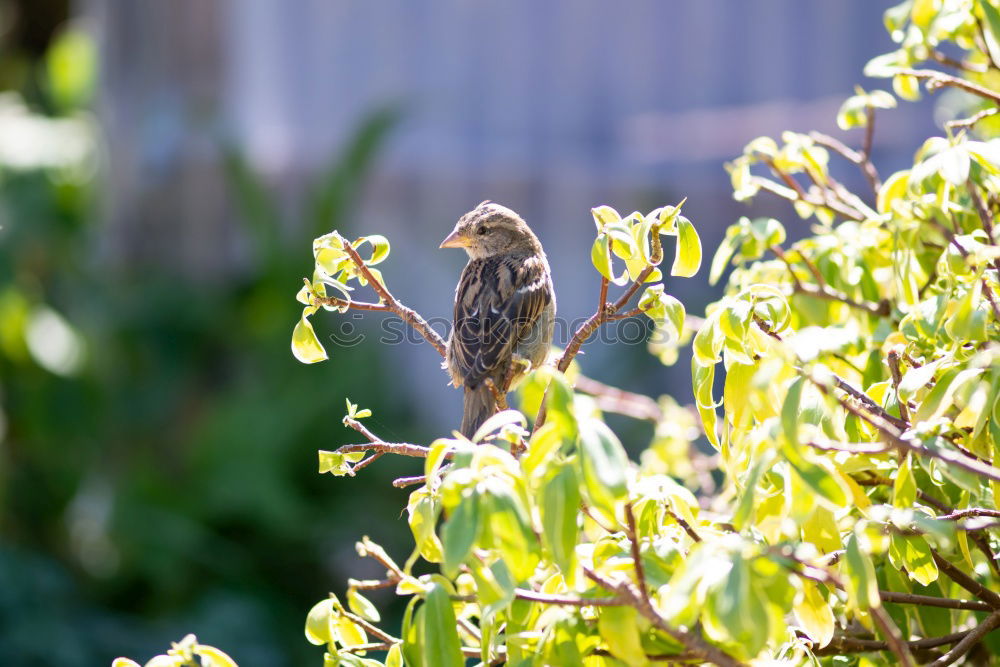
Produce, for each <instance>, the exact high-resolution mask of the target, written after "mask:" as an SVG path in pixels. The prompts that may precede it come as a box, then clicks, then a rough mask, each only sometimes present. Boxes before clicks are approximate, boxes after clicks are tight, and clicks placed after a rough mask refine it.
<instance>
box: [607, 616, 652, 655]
mask: <svg viewBox="0 0 1000 667" xmlns="http://www.w3.org/2000/svg"><path fill="white" fill-rule="evenodd" d="M597 631H598V633H600V635H601V639H603V640H604V641H605V642H606V643H607V645H608V651H610V652H611V655H613V656H615V657H616V658H618V659H619V660H621V661H622V662H624V663H625V664H626V665H645V664H648V662H649V661H648V660H647V659H646V652H645V651H643V649H642V638H641V637H640V636H639V612H637V611H636V610H635V607H626V606H622V607H602V608H601V613H600V616H598V617H597Z"/></svg>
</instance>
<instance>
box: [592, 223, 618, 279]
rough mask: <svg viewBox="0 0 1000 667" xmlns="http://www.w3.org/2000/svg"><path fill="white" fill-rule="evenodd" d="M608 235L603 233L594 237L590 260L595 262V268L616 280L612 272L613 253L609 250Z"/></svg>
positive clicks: (606, 276) (608, 277)
mask: <svg viewBox="0 0 1000 667" xmlns="http://www.w3.org/2000/svg"><path fill="white" fill-rule="evenodd" d="M608 244H609V240H608V235H607V234H604V233H601V234H598V235H597V238H596V239H594V245H593V247H592V248H591V249H590V261H591V262H593V263H594V268H596V269H597V271H598V272H599V273H600V274H601V275H602V276H604V277H605V278H607V279H608V280H610V281H612V282H614V279H615V277H614V274H612V273H611V255H610V254H609V252H608V248H609V245H608Z"/></svg>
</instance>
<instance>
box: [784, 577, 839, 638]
mask: <svg viewBox="0 0 1000 667" xmlns="http://www.w3.org/2000/svg"><path fill="white" fill-rule="evenodd" d="M799 583H800V585H801V587H802V594H801V596H800V597H799V599H798V600H797V601H796V603H795V608H794V610H795V617H796V618H797V619H798V620H799V624H800V625H801V626H802V629H803V630H805V633H806V634H807V635H809V638H810V639H812V640H813V641H814V642H816V645H817V646H819V647H820V648H822V647H824V646H826V645H827V644H829V643H830V640H831V639H833V631H834V628H835V619H834V616H833V611H832V610H831V609H830V605H829V604H828V603H827V601H826V600H824V599H823V595H822V593H820V589H819V586H818V585H817V584H815V583H813V582H812V581H810V580H808V579H800V580H799Z"/></svg>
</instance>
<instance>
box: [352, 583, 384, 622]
mask: <svg viewBox="0 0 1000 667" xmlns="http://www.w3.org/2000/svg"><path fill="white" fill-rule="evenodd" d="M347 606H348V607H350V608H351V611H353V612H354V613H355V614H357V615H358V616H360V617H361V618H363V619H365V620H366V621H368V622H370V623H378V622H379V621H380V620H382V619H381V616H380V615H379V613H378V609H376V608H375V605H373V604H372V603H371V602H370V601H369V600H368V598H366V597H365V596H363V595H362V594H361V593H359V592H357V591H356V590H355V589H353V588H349V589H347Z"/></svg>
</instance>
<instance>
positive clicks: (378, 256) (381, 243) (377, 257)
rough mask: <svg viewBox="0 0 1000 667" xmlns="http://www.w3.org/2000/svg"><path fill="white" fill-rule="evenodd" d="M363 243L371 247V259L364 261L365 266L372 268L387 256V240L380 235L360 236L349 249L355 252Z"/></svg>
mask: <svg viewBox="0 0 1000 667" xmlns="http://www.w3.org/2000/svg"><path fill="white" fill-rule="evenodd" d="M365 243H367V244H369V245H370V246H371V247H372V254H371V257H369V258H368V259H365V260H364V261H365V264H366V265H368V266H374V265H376V264H378V263H379V262H381V261H382V260H384V259H385V258H386V257H388V256H389V239H387V238H386V237H384V236H382V235H381V234H371V235H369V236H362V237H361V238H359V239H358V240H357V241H355V242H354V243H352V244H351V247H352V248H354V249H355V250H359V249H360V248H361V246H362V245H364V244H365Z"/></svg>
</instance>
